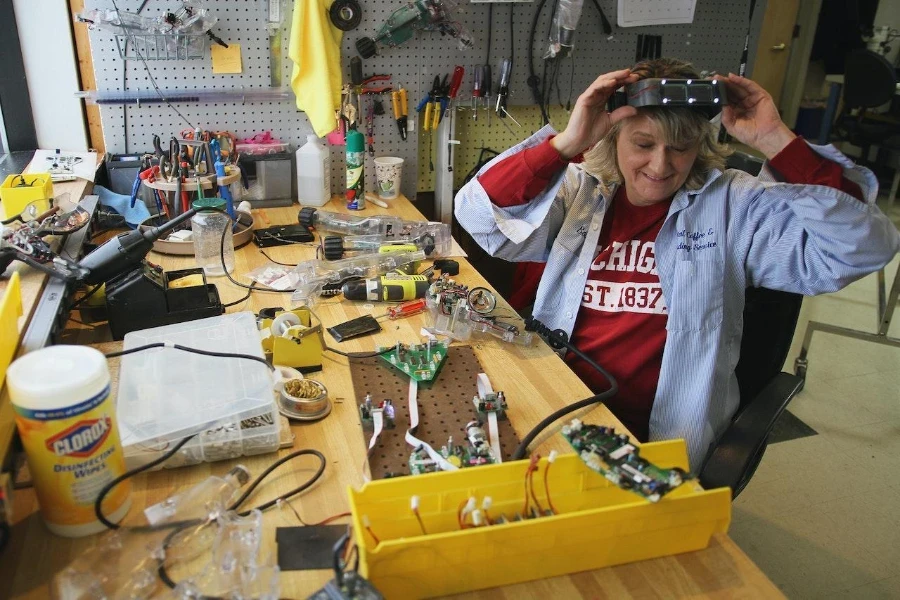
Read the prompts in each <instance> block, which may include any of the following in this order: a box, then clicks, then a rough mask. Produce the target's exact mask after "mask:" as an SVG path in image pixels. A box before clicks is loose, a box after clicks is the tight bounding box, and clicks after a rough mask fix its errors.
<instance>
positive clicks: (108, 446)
mask: <svg viewBox="0 0 900 600" xmlns="http://www.w3.org/2000/svg"><path fill="white" fill-rule="evenodd" d="M6 382H7V386H8V388H9V395H10V398H11V400H12V405H13V409H14V410H15V415H16V426H17V427H18V429H19V437H20V438H21V439H22V445H23V446H24V447H25V453H26V455H27V456H28V467H29V469H30V470H31V477H32V480H33V482H34V488H35V491H36V492H37V498H38V503H39V504H40V507H41V516H42V517H43V518H44V522H45V523H46V524H47V527H48V528H49V529H50V531H52V532H53V533H56V534H58V535H63V536H66V537H78V536H83V535H89V534H92V533H97V532H99V531H103V530H104V529H105V527H104V526H103V524H102V523H101V522H100V521H98V520H97V517H96V515H95V513H94V502H95V501H96V499H97V496H98V494H99V493H100V490H101V489H102V488H103V486H105V485H106V484H107V483H109V482H110V481H112V480H113V479H115V478H116V477H118V476H119V475H121V474H123V473H124V472H125V456H124V453H123V452H122V444H121V443H120V441H119V431H118V429H117V427H116V420H115V406H114V403H113V400H112V399H111V398H110V397H109V390H110V388H109V369H108V368H107V365H106V357H105V356H103V354H102V353H101V352H99V351H97V350H95V349H93V348H89V347H87V346H50V347H48V348H43V349H41V350H36V351H34V352H30V353H28V354H26V355H25V356H22V357H21V358H19V359H18V360H16V361H15V362H14V363H13V364H11V365H10V366H9V369H8V370H7V372H6ZM130 491H131V485H130V483H129V482H128V481H124V482H122V483H121V484H119V485H117V486H116V487H115V488H113V490H112V491H111V492H110V493H109V494H107V496H106V498H105V499H104V502H103V507H102V509H103V515H104V516H105V517H106V518H107V519H109V520H110V521H114V522H117V521H120V520H121V519H122V518H123V517H124V516H125V514H126V513H127V512H128V508H129V507H130V506H131V500H130V498H129V493H130Z"/></svg>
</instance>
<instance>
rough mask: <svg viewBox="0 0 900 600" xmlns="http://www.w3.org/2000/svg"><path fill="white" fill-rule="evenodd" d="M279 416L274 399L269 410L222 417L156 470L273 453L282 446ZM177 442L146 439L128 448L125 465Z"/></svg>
mask: <svg viewBox="0 0 900 600" xmlns="http://www.w3.org/2000/svg"><path fill="white" fill-rule="evenodd" d="M279 434H280V428H279V416H278V408H277V405H276V404H275V402H274V401H273V402H272V406H271V407H270V409H269V410H267V411H266V412H263V413H260V414H258V415H254V416H251V417H247V418H245V419H241V420H238V419H222V420H221V421H217V422H215V423H213V424H212V425H210V426H209V427H208V428H207V429H206V430H205V431H202V432H201V433H199V434H198V435H197V437H196V438H194V439H193V440H191V441H190V442H188V443H187V444H185V445H184V446H183V447H182V448H181V449H180V450H179V451H178V452H176V453H175V455H174V456H172V457H171V458H170V459H169V460H167V461H166V462H165V463H163V464H162V465H160V466H158V467H157V469H161V468H163V467H165V468H167V469H174V468H177V467H186V466H188V465H196V464H199V463H202V462H215V461H217V460H226V459H229V458H238V457H239V456H252V455H254V454H265V453H266V452H274V451H276V450H278V446H279ZM176 443H178V440H177V439H173V440H169V441H159V442H155V443H154V442H144V443H141V444H133V445H131V446H127V447H125V466H126V468H128V469H133V468H135V467H138V466H141V465H145V464H147V463H148V462H150V461H152V460H155V459H157V458H159V457H160V456H162V455H163V454H164V453H165V452H166V451H167V450H169V449H170V448H171V447H172V446H174V445H175V444H176Z"/></svg>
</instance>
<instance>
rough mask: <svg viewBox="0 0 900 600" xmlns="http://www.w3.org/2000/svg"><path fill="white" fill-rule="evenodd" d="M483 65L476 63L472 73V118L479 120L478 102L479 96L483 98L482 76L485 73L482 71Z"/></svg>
mask: <svg viewBox="0 0 900 600" xmlns="http://www.w3.org/2000/svg"><path fill="white" fill-rule="evenodd" d="M481 69H482V66H481V65H475V70H474V71H473V73H472V120H473V121H477V120H478V103H479V102H480V101H479V98H481V78H482V76H483V73H482V71H481Z"/></svg>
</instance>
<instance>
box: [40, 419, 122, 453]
mask: <svg viewBox="0 0 900 600" xmlns="http://www.w3.org/2000/svg"><path fill="white" fill-rule="evenodd" d="M110 429H112V422H111V420H110V418H109V417H104V418H102V419H91V420H89V421H79V422H77V423H75V424H74V425H72V426H71V427H69V428H67V429H65V430H64V431H61V432H59V433H58V434H56V435H54V436H53V437H51V438H50V439H49V440H47V449H48V450H50V451H51V452H53V453H54V454H56V456H72V457H76V458H87V457H88V456H90V455H91V454H93V453H94V451H95V450H97V449H98V448H99V447H100V446H101V444H103V442H105V441H106V438H107V437H108V436H109V431H110Z"/></svg>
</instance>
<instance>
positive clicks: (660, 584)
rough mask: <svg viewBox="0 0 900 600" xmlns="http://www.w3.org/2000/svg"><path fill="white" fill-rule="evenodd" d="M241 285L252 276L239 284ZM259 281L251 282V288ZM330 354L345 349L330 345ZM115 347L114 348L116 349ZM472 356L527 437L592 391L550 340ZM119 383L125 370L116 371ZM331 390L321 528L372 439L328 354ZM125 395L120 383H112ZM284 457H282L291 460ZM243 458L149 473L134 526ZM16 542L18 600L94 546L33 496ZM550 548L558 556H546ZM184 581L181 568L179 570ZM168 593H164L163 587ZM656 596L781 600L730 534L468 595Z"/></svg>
mask: <svg viewBox="0 0 900 600" xmlns="http://www.w3.org/2000/svg"><path fill="white" fill-rule="evenodd" d="M391 204H392V207H391V209H389V210H386V209H382V208H378V207H374V206H373V207H371V208H368V209H366V211H365V212H364V213H362V214H365V215H372V214H385V213H386V214H393V215H397V216H400V217H403V218H406V219H416V220H421V219H422V216H421V214H420V213H419V212H418V211H417V210H416V209H415V208H414V207H413V206H412V204H410V203H409V202H408V201H407V200H405V199H403V198H400V199H397V200H394V201H392V202H391ZM323 210H334V211H344V208H343V203H342V202H341V201H340V200H339V199H336V200H333V201H332V202H331V204H329V205H326V206H325V207H324V208H323ZM296 213H297V208H296V207H294V208H279V209H267V210H264V211H257V214H256V223H257V226H258V227H266V226H268V225H270V224H273V225H274V224H285V223H296ZM266 251H267V252H268V253H269V255H270V256H271V257H272V258H273V259H274V260H276V261H281V262H287V263H295V262H297V261H300V260H305V259H308V258H311V257H313V255H314V253H315V251H314V248H313V247H311V246H282V247H274V248H267V249H266ZM148 258H149V259H150V260H152V261H153V262H157V263H159V264H162V265H163V266H164V267H166V268H167V269H178V268H184V267H189V266H193V259H192V258H191V257H171V256H163V255H159V254H151V255H150V256H149V257H148ZM459 261H460V267H461V271H460V274H459V276H458V277H456V279H458V280H460V281H461V282H463V283H465V284H467V285H470V286H485V287H490V286H489V285H488V284H487V282H486V281H485V280H484V279H483V278H482V277H481V276H480V275H479V274H478V273H477V272H476V271H474V269H473V268H472V267H471V266H470V265H469V263H468V262H467V261H465V260H464V259H459ZM265 263H267V260H266V258H265V257H264V256H263V255H262V254H261V253H260V252H259V251H258V250H257V248H256V247H255V246H253V245H247V246H245V247H244V248H242V249H240V250H239V251H238V252H237V253H236V267H235V273H236V274H241V273H246V272H248V271H249V270H251V269H254V268H256V267H258V266H261V265H263V264H265ZM237 279H238V280H242V279H244V278H242V277H240V276H237ZM213 281H214V283H215V284H216V285H217V286H218V288H219V293H220V296H221V297H222V301H223V302H225V303H227V302H231V301H234V300H237V299H239V298H241V297H242V296H243V295H244V293H245V290H243V289H240V288H238V287H237V286H234V285H233V284H231V283H230V282H228V281H227V280H225V279H223V278H216V279H214V280H213ZM247 281H248V283H249V280H247ZM269 306H283V307H289V306H290V299H289V294H263V293H254V294H253V295H252V296H251V298H250V299H248V300H247V301H246V302H244V303H242V304H240V305H237V306H235V307H232V308H230V309H229V311H241V310H249V311H254V312H255V311H258V310H259V309H261V308H265V307H269ZM383 311H384V308H383V307H381V306H376V307H375V310H374V311H371V310H366V309H364V308H363V303H354V302H348V301H343V302H340V301H336V300H334V299H329V300H323V301H322V302H321V303H320V304H319V305H318V306H317V307H316V312H317V314H318V315H319V316H320V318H321V319H322V321H323V323H324V324H325V325H326V326H328V325H333V324H335V323H338V322H341V321H345V320H348V319H351V318H354V317H357V316H359V315H361V314H364V313H367V312H375V313H381V312H383ZM424 321H425V317H424V315H417V316H414V317H411V318H408V319H404V320H399V321H387V322H385V323H384V330H383V331H382V332H381V333H379V334H378V335H375V336H369V337H364V338H360V339H358V340H351V341H348V342H344V343H342V344H340V348H341V349H342V350H344V351H351V352H352V351H367V350H372V349H373V347H374V346H376V345H389V344H392V343H395V342H396V341H397V340H402V341H404V342H417V341H418V340H419V329H420V328H421V326H422V325H423V324H424ZM326 338H327V341H328V343H329V345H336V343H335V342H334V340H332V339H330V338H329V337H328V336H326ZM107 347H109V346H107ZM472 347H473V348H474V351H475V353H476V355H477V356H478V359H479V360H480V362H481V364H482V366H483V367H484V369H485V371H486V372H487V374H488V376H489V377H490V380H491V383H492V384H493V387H494V389H497V390H503V391H504V392H505V393H506V396H507V398H509V402H510V406H511V408H510V412H509V415H510V419H511V421H512V423H513V425H514V427H515V429H516V431H517V433H518V434H519V435H520V436H522V435H524V434H525V433H526V432H527V431H528V430H529V429H530V428H531V427H532V426H533V425H534V424H536V423H537V422H538V421H540V420H541V419H542V418H543V417H544V416H546V415H547V414H548V413H550V412H551V411H553V410H555V409H557V408H559V407H561V406H563V405H565V404H567V403H570V402H572V401H574V400H576V399H581V398H584V397H586V396H588V395H589V391H588V389H587V387H585V385H584V384H583V383H582V382H581V381H580V380H579V379H578V378H577V377H576V376H575V375H574V374H573V373H572V372H571V371H570V370H569V369H568V367H566V365H565V364H564V363H563V362H562V360H561V359H560V358H559V357H558V356H557V355H556V354H554V353H553V352H552V351H551V350H550V348H549V347H548V346H546V345H545V344H543V343H542V342H539V343H536V344H534V345H532V346H531V347H528V348H523V347H520V346H512V345H508V344H504V343H502V342H500V341H499V340H493V339H489V340H487V341H473V343H472ZM111 371H113V376H114V377H115V375H116V373H115V371H116V365H115V364H114V363H111ZM311 377H313V378H315V379H318V380H320V381H322V382H323V383H324V384H325V385H326V386H327V388H328V390H329V394H330V397H331V398H332V399H333V400H334V401H335V404H334V410H333V411H332V413H331V414H330V415H329V416H328V417H327V418H325V419H324V420H322V421H319V422H314V423H293V424H292V430H293V433H294V435H295V436H296V439H295V443H294V449H299V448H313V449H317V450H319V451H321V452H323V453H324V454H325V456H326V457H327V459H328V466H327V469H326V471H325V474H324V476H323V477H322V479H321V480H320V482H319V483H318V484H317V485H316V486H314V487H313V488H312V489H311V490H309V491H307V492H306V493H304V494H302V495H300V496H299V497H296V498H295V499H293V500H292V501H291V504H292V505H293V506H294V507H295V508H296V510H297V511H298V512H299V513H300V515H301V516H302V518H303V519H304V520H305V521H307V522H315V521H320V520H322V519H324V518H326V517H329V516H331V515H335V514H337V513H341V512H344V511H346V510H348V507H349V504H348V501H347V486H348V485H353V486H360V485H361V484H362V483H363V477H362V472H361V470H360V465H361V464H362V462H363V457H364V447H365V445H364V440H363V434H362V433H361V430H360V427H359V420H358V413H357V402H358V400H359V398H358V397H357V396H356V395H355V394H354V391H353V389H352V385H351V381H350V376H349V366H348V361H347V359H346V358H344V357H341V356H337V355H334V354H331V353H327V352H326V353H325V355H324V358H323V371H322V372H321V373H317V374H314V375H311ZM113 389H115V385H114V386H113ZM583 418H585V419H587V420H588V421H591V422H599V423H606V424H613V425H616V426H617V427H620V428H621V425H620V424H619V423H618V422H617V421H616V419H615V418H614V417H613V416H612V415H611V414H610V413H609V412H608V411H607V410H606V409H605V408H604V407H599V408H596V409H594V410H592V411H590V412H588V413H586V414H584V415H583ZM540 440H542V445H541V446H540V451H541V452H542V453H546V452H548V451H549V450H550V449H551V448H555V449H557V450H559V451H566V448H567V446H566V445H565V443H564V442H563V440H562V439H561V436H558V435H553V432H552V430H551V431H550V432H549V433H546V434H545V435H544V436H543V437H542V438H540ZM287 452H288V451H287V450H283V451H282V452H281V454H284V453H287ZM275 456H276V455H275V454H269V455H263V456H256V457H250V458H244V459H241V460H240V462H241V463H243V464H244V465H246V466H247V467H248V468H249V469H250V471H251V473H252V474H253V475H254V476H255V475H256V474H258V473H260V472H261V471H262V470H263V469H264V468H265V467H266V466H267V465H268V464H270V463H271V462H272V461H273V460H274V458H275ZM304 460H306V459H300V460H298V461H294V463H293V464H292V465H290V466H287V467H285V468H283V473H282V474H281V476H277V477H272V478H270V479H269V480H267V481H266V482H265V483H264V484H263V485H262V486H261V488H260V489H259V490H258V492H257V493H256V494H255V495H254V496H253V497H251V498H250V499H249V500H248V502H247V503H246V505H245V506H254V505H257V504H259V503H261V502H262V501H265V500H267V499H270V498H272V497H274V496H276V495H278V494H282V493H285V492H286V491H288V490H289V489H291V488H292V487H295V486H296V485H297V484H299V483H301V482H303V481H305V480H306V479H307V478H308V477H309V475H310V473H311V471H312V469H313V468H315V466H317V464H316V462H315V461H314V460H310V461H309V462H304ZM235 462H236V461H224V462H220V463H212V464H203V465H197V466H194V467H186V468H181V469H177V470H163V471H159V472H154V473H149V474H145V475H140V476H138V477H136V478H135V479H134V487H133V493H132V501H133V504H132V508H131V512H130V513H129V515H128V517H127V519H126V522H132V523H135V522H138V520H139V518H140V514H141V509H142V508H143V507H145V506H147V505H149V504H152V503H155V502H159V501H161V500H163V499H165V498H166V497H167V496H169V495H171V494H172V493H173V492H174V491H175V490H177V489H179V488H181V487H184V486H187V485H190V484H193V483H196V482H198V481H201V480H203V479H205V478H206V477H207V476H209V475H210V474H219V475H221V474H224V473H225V472H226V471H227V470H228V469H229V468H230V467H231V466H233V464H234V463H235ZM13 523H14V524H13V535H12V540H11V542H10V546H9V547H8V548H7V549H6V550H5V552H4V554H3V555H0V582H3V585H0V597H2V595H3V594H4V592H5V591H6V590H11V595H12V596H13V597H16V598H44V597H46V595H47V593H48V588H47V585H48V581H49V580H50V578H51V577H52V576H53V574H54V573H56V572H57V571H59V570H60V569H61V568H62V567H64V566H65V565H66V564H67V563H68V562H69V561H70V560H71V559H72V557H73V556H76V555H77V554H78V553H79V552H81V551H83V550H84V549H85V548H86V547H87V546H88V545H89V544H90V539H77V540H70V539H64V538H59V537H55V536H53V535H51V534H50V533H49V532H48V531H47V529H46V528H45V527H44V525H43V523H42V522H41V519H40V516H39V514H38V507H37V503H36V500H35V497H34V494H33V493H32V492H31V490H23V491H19V492H18V493H17V494H16V498H15V515H14V519H13ZM264 523H265V528H266V531H265V535H264V544H265V545H266V547H268V548H270V549H272V550H274V548H275V543H274V536H275V529H276V527H285V526H296V525H299V523H298V522H297V520H296V518H295V517H294V516H293V514H292V513H291V512H290V511H288V510H281V511H279V510H278V509H271V510H270V511H268V512H267V513H265V516H264ZM548 551H552V549H550V548H548ZM171 571H172V574H173V576H174V577H175V579H176V580H177V579H179V575H178V571H177V569H171ZM331 577H332V573H331V571H330V570H320V571H290V572H284V573H282V574H281V595H282V596H283V597H287V598H305V597H307V596H309V595H310V594H311V593H312V592H313V591H314V590H315V589H317V588H319V587H320V586H322V585H323V584H324V583H325V582H326V581H327V580H328V579H330V578H331ZM160 587H162V586H160ZM656 596H667V597H675V596H693V597H698V596H702V597H707V596H710V597H711V596H718V597H754V598H755V597H766V598H771V597H780V596H781V594H780V592H779V590H778V588H776V587H775V586H774V585H773V584H772V582H770V581H769V580H768V579H767V578H766V577H765V575H763V574H762V573H761V572H760V571H759V569H758V568H757V567H756V566H755V565H754V564H753V563H752V562H751V561H750V560H749V559H748V558H747V556H746V555H745V554H744V553H743V552H742V551H741V550H740V549H738V548H737V546H736V545H735V544H734V542H732V541H731V540H730V539H729V538H728V537H727V536H726V535H717V536H716V537H715V538H714V539H713V541H712V543H711V545H710V547H709V548H707V549H705V550H702V551H699V552H692V553H688V554H683V555H679V556H672V557H667V558H661V559H655V560H649V561H644V562H640V563H633V564H629V565H622V566H619V567H613V568H608V569H602V570H597V571H591V572H585V573H579V574H575V575H571V576H564V577H556V578H552V579H547V580H542V581H536V582H529V583H524V584H519V585H515V586H508V587H505V588H500V589H495V590H487V591H482V592H475V593H472V594H464V595H461V596H459V597H466V598H480V597H485V598H487V597H491V598H494V597H496V598H589V597H591V598H592V597H611V598H638V597H641V598H645V597H656Z"/></svg>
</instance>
